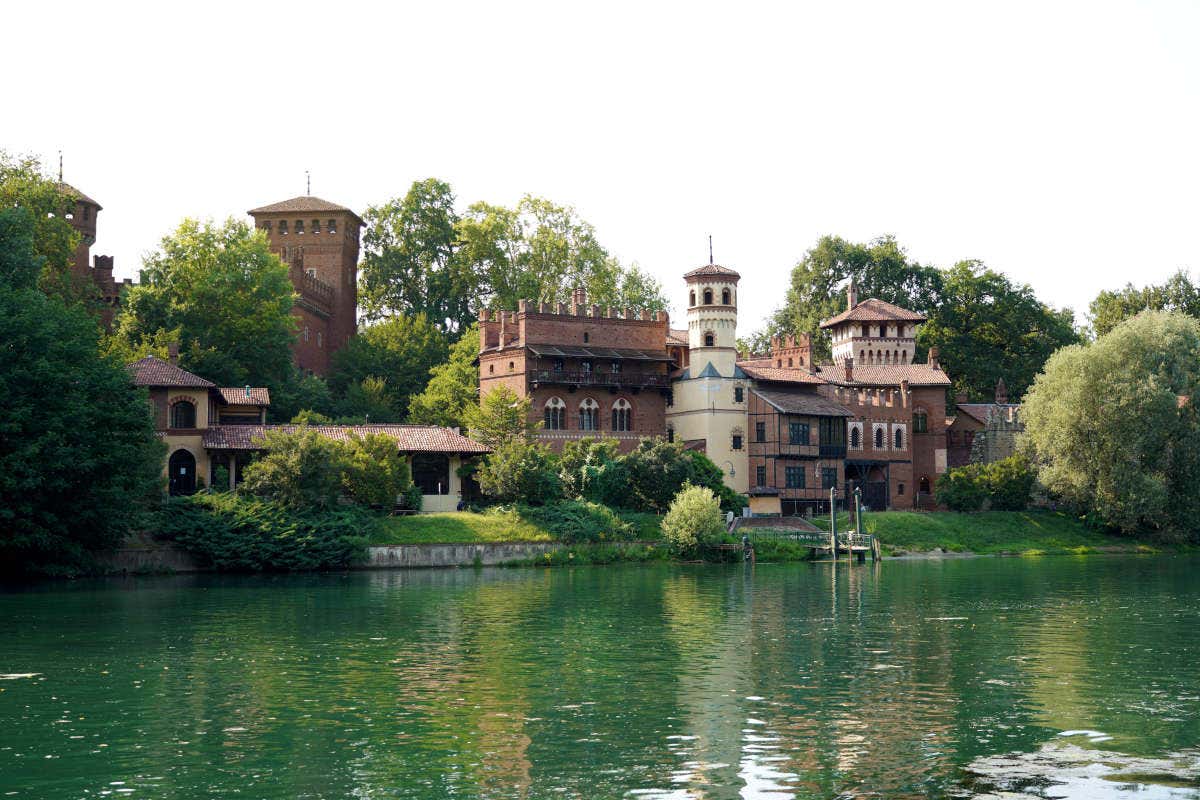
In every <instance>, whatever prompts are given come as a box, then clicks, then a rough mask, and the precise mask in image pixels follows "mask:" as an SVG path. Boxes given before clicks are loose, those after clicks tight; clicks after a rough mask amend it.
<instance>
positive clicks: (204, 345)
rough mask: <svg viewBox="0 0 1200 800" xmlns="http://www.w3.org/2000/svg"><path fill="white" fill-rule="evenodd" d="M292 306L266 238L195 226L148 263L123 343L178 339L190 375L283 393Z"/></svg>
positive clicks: (183, 228) (120, 329) (128, 310)
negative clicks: (272, 388)
mask: <svg viewBox="0 0 1200 800" xmlns="http://www.w3.org/2000/svg"><path fill="white" fill-rule="evenodd" d="M292 301H293V291H292V284H291V281H290V280H289V278H288V271H287V267H286V266H284V264H283V262H281V261H280V260H279V257H278V256H276V255H275V254H274V253H272V252H271V250H270V246H269V245H268V243H267V238H266V235H265V234H264V233H263V232H261V231H257V230H254V229H253V228H251V227H250V226H249V225H247V224H246V223H245V222H240V221H236V220H233V219H229V220H227V221H226V222H225V223H224V224H223V225H215V224H213V223H212V222H205V223H201V222H197V221H196V220H192V219H187V220H184V221H183V222H182V223H181V224H180V226H179V228H178V229H177V230H176V231H175V232H174V233H173V234H171V235H170V236H167V237H165V238H164V239H163V240H162V243H161V244H160V245H159V249H158V251H157V252H155V253H152V254H150V255H148V256H147V257H146V259H145V262H144V268H143V270H142V277H141V283H140V284H139V285H137V286H135V287H134V288H133V289H132V290H130V292H129V294H128V296H127V298H126V302H125V307H124V309H123V310H122V313H121V315H120V316H119V318H118V323H117V330H116V332H115V337H116V339H117V340H118V346H119V347H123V348H125V349H126V350H127V351H137V350H138V349H139V348H142V347H144V346H145V345H146V343H148V342H152V341H155V340H156V339H158V340H161V339H162V338H164V337H166V338H175V339H176V340H177V341H178V342H179V343H180V351H181V352H180V363H181V365H182V366H183V367H184V368H185V369H188V370H190V371H192V372H195V373H196V374H198V375H201V376H203V377H205V378H208V379H209V380H211V381H214V382H216V383H219V384H223V385H225V386H242V385H245V384H255V385H260V386H276V385H279V384H281V383H283V382H285V381H287V380H288V379H289V378H290V377H291V374H292V353H291V345H292V342H293V341H294V339H295V330H296V323H295V320H294V319H293V318H292V316H291V309H292Z"/></svg>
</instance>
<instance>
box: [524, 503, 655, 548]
mask: <svg viewBox="0 0 1200 800" xmlns="http://www.w3.org/2000/svg"><path fill="white" fill-rule="evenodd" d="M521 516H522V517H524V518H525V519H527V520H529V521H530V522H532V523H534V524H535V525H538V526H540V527H542V528H545V529H546V530H548V531H550V532H551V533H552V534H554V538H555V539H556V540H557V541H560V542H569V543H574V542H627V541H632V540H633V539H635V538H636V535H635V534H636V531H635V529H634V526H633V525H631V524H630V523H628V522H626V521H625V520H623V519H621V518H620V517H619V516H617V514H616V513H615V512H614V511H613V510H612V509H611V508H608V507H607V506H602V505H600V504H598V503H590V502H588V501H586V500H562V501H559V502H557V503H549V504H547V505H544V506H541V507H539V508H522V509H521Z"/></svg>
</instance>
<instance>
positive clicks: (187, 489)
mask: <svg viewBox="0 0 1200 800" xmlns="http://www.w3.org/2000/svg"><path fill="white" fill-rule="evenodd" d="M167 478H168V481H167V488H168V491H170V493H171V494H173V495H181V494H195V492H196V457H195V456H194V455H192V454H191V453H189V452H188V451H187V450H176V451H175V452H174V453H172V454H171V457H170V458H169V459H167Z"/></svg>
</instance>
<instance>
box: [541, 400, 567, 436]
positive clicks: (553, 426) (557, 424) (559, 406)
mask: <svg viewBox="0 0 1200 800" xmlns="http://www.w3.org/2000/svg"><path fill="white" fill-rule="evenodd" d="M543 417H544V421H545V423H546V430H548V431H561V430H564V429H566V427H567V404H566V403H564V402H563V401H562V399H561V398H558V397H551V398H550V399H549V400H547V401H546V409H545V413H544V414H543Z"/></svg>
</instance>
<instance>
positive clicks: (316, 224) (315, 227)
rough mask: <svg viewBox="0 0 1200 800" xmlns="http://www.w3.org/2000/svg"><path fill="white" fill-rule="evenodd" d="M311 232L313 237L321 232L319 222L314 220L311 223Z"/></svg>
mask: <svg viewBox="0 0 1200 800" xmlns="http://www.w3.org/2000/svg"><path fill="white" fill-rule="evenodd" d="M312 232H313V234H314V235H315V234H318V233H320V232H321V220H319V219H314V220H313V221H312Z"/></svg>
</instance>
